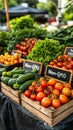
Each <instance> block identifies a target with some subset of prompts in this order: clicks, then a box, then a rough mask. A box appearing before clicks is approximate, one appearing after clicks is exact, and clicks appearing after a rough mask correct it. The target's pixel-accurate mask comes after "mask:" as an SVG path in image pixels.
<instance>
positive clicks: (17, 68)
mask: <svg viewBox="0 0 73 130" xmlns="http://www.w3.org/2000/svg"><path fill="white" fill-rule="evenodd" d="M16 70H19V67H15V68H14V69H12V70H11V72H14V71H16Z"/></svg>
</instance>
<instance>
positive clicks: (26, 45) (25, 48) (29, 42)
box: [16, 38, 37, 56]
mask: <svg viewBox="0 0 73 130" xmlns="http://www.w3.org/2000/svg"><path fill="white" fill-rule="evenodd" d="M36 41H37V40H36V39H35V38H31V39H29V38H25V39H24V41H22V42H20V43H19V44H16V52H19V53H20V54H21V55H24V56H27V55H28V54H29V52H30V51H31V50H32V48H33V47H34V44H35V43H36Z"/></svg>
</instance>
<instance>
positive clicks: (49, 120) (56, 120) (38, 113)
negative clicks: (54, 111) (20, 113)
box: [21, 100, 73, 126]
mask: <svg viewBox="0 0 73 130" xmlns="http://www.w3.org/2000/svg"><path fill="white" fill-rule="evenodd" d="M21 105H22V106H23V107H25V108H26V109H28V110H29V111H30V112H32V113H33V114H34V115H35V116H37V117H38V118H40V119H42V120H43V121H45V122H46V123H48V124H49V125H50V126H54V125H56V124H58V123H59V122H60V121H61V120H63V119H64V118H66V117H67V116H68V115H70V114H71V113H72V112H73V107H71V108H69V109H67V110H66V111H64V112H63V113H61V114H60V115H58V116H57V117H54V118H50V117H48V116H47V115H44V113H42V112H41V111H39V110H37V109H36V108H34V107H32V106H31V105H29V104H28V103H26V102H25V101H23V100H22V101H21Z"/></svg>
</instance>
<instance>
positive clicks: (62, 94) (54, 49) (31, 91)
mask: <svg viewBox="0 0 73 130" xmlns="http://www.w3.org/2000/svg"><path fill="white" fill-rule="evenodd" d="M10 24H11V30H10V31H9V32H0V54H1V55H0V64H1V65H5V66H11V65H17V64H19V63H23V62H24V61H25V59H24V58H26V60H30V62H31V61H32V62H40V64H43V67H42V69H41V71H42V72H41V75H40V74H38V72H37V71H36V69H34V70H31V72H30V71H29V70H30V69H29V70H26V68H25V67H24V64H23V65H22V66H20V67H16V66H14V67H13V68H12V69H7V68H6V67H5V66H2V67H1V68H0V75H1V91H2V92H3V93H4V94H6V95H7V96H8V97H10V98H11V99H12V100H14V101H15V102H17V103H19V104H20V105H22V106H23V107H25V108H26V109H28V110H29V111H30V112H32V113H33V114H34V115H36V116H38V117H39V118H41V119H42V120H44V121H46V122H47V123H48V124H49V125H51V126H53V125H55V124H57V123H58V122H60V121H61V120H63V119H64V118H65V117H67V116H68V115H69V114H71V113H72V112H73V81H71V83H69V82H63V81H62V80H61V81H59V80H57V79H55V78H52V77H51V78H50V77H47V76H46V75H44V72H45V68H46V66H47V65H50V66H54V67H55V68H56V67H58V68H61V69H63V70H67V71H69V72H72V76H73V57H70V56H69V55H66V54H64V50H65V47H67V46H72V47H73V37H72V36H73V26H71V27H67V28H65V29H63V28H61V29H59V30H58V31H56V32H53V33H52V32H50V33H48V32H47V31H46V30H44V29H42V28H40V27H39V26H38V25H37V24H36V23H35V22H34V20H33V19H32V18H31V17H30V16H26V17H25V16H24V17H21V18H16V19H13V20H12V21H10ZM12 51H14V52H15V54H14V55H12ZM19 53H20V54H21V57H20V55H19ZM23 56H24V57H23ZM22 57H23V58H22Z"/></svg>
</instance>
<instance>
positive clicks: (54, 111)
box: [21, 94, 73, 118]
mask: <svg viewBox="0 0 73 130" xmlns="http://www.w3.org/2000/svg"><path fill="white" fill-rule="evenodd" d="M21 100H23V101H25V102H27V103H29V104H30V105H31V106H32V107H34V108H36V109H37V110H39V111H41V112H42V113H44V114H45V115H48V116H49V117H51V118H53V117H56V116H57V115H59V114H60V113H62V112H63V111H65V110H66V109H68V108H69V107H71V106H73V100H71V101H69V102H68V103H66V104H64V105H62V106H61V107H59V108H57V109H54V108H53V107H49V108H44V107H43V106H41V105H40V104H39V102H37V101H32V100H31V99H29V98H27V97H26V96H25V95H23V94H21Z"/></svg>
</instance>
